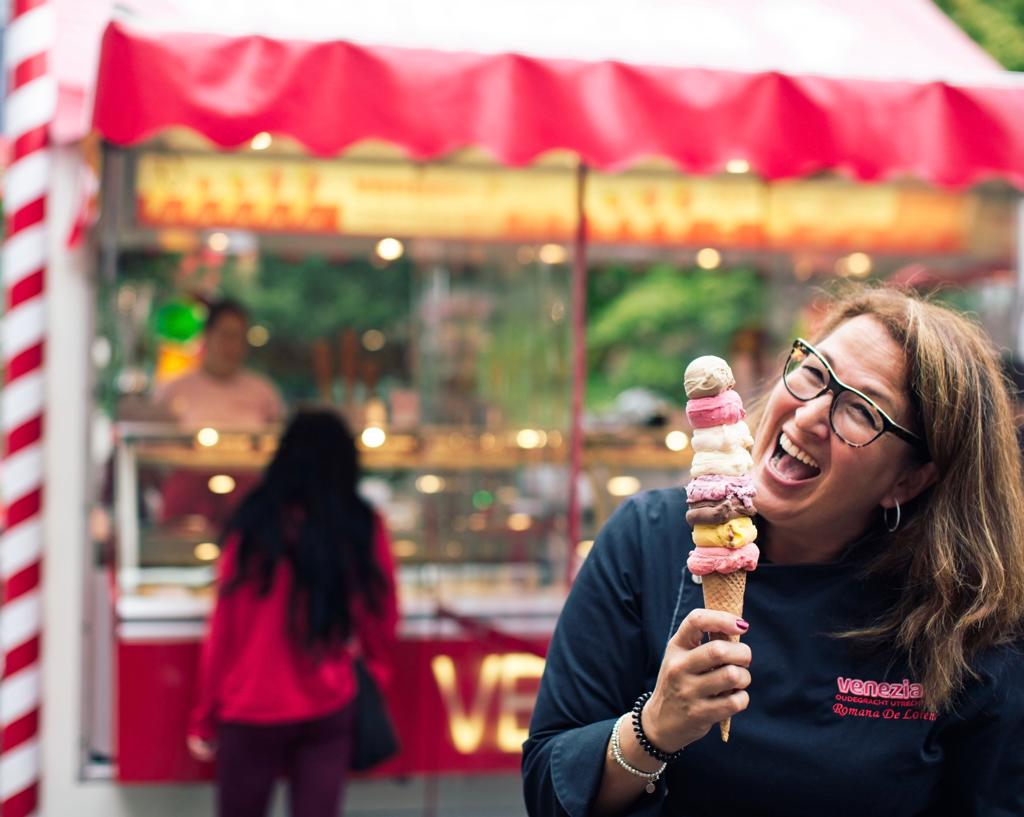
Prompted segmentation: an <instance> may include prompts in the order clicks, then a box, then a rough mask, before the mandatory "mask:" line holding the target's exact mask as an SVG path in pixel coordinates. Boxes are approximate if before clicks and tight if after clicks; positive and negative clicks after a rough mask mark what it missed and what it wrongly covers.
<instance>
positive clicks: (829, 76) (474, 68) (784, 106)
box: [94, 0, 1024, 187]
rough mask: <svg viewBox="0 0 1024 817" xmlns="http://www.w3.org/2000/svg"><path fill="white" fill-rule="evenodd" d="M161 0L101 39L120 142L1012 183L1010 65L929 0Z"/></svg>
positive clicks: (103, 105) (1021, 125) (1020, 103)
mask: <svg viewBox="0 0 1024 817" xmlns="http://www.w3.org/2000/svg"><path fill="white" fill-rule="evenodd" d="M131 5H132V4H129V6H131ZM156 5H157V4H155V3H153V2H152V1H151V0H135V3H134V6H135V7H136V8H137V10H138V12H139V13H138V15H136V16H134V17H126V18H125V19H122V20H118V21H115V22H113V23H112V24H111V25H110V26H109V27H108V28H107V30H106V33H105V36H104V39H103V45H102V53H101V56H100V60H99V68H98V74H97V81H96V92H95V113H94V124H95V127H96V128H97V129H98V130H99V131H100V133H102V134H103V136H105V137H106V138H108V139H110V140H111V141H113V142H116V143H119V144H134V143H137V142H139V141H140V140H143V139H145V138H147V137H149V136H152V135H154V134H156V133H158V132H160V131H161V130H162V129H165V128H169V127H187V128H191V129H193V130H195V131H197V132H199V133H200V134H202V135H203V136H205V137H207V138H208V139H210V140H212V141H213V142H214V143H216V144H218V145H221V146H225V147H233V146H236V145H240V144H242V143H244V142H246V141H247V140H248V139H250V138H251V137H252V136H253V135H255V134H256V133H258V132H260V131H269V132H271V133H274V134H280V135H287V136H290V137H292V138H294V139H296V140H298V141H299V142H300V143H301V144H302V145H304V146H305V147H306V148H307V149H308V150H309V151H310V152H312V153H314V154H317V155H323V156H330V155H336V154H337V153H338V152H339V151H342V150H343V149H345V148H346V147H348V146H349V145H352V144H354V143H356V142H358V141H361V140H364V139H378V140H386V141H389V142H392V143H394V144H396V145H399V146H400V147H402V148H403V149H404V150H405V151H406V152H407V153H408V154H409V155H410V156H412V157H415V158H417V159H428V158H432V157H437V156H441V155H444V154H446V153H449V152H451V151H453V150H457V149H459V148H463V147H466V146H476V147H479V148H483V149H484V150H486V151H488V152H489V153H490V154H492V155H493V156H494V157H495V158H496V159H497V160H499V161H501V162H502V163H505V164H510V165H520V164H525V163H528V162H530V161H532V160H534V159H535V158H537V157H538V156H540V155H542V154H544V153H545V152H548V151H551V150H557V149H563V150H570V151H573V152H575V153H576V154H578V155H579V156H580V157H581V159H582V160H583V161H585V162H586V163H588V164H589V165H591V166H594V167H597V168H602V169H619V168H624V167H628V166H629V165H630V164H632V163H635V162H637V161H639V160H643V159H646V158H650V157H653V156H657V157H663V158H667V159H669V160H671V161H672V162H674V163H675V164H677V165H678V166H679V167H680V169H682V170H684V171H686V172H691V173H713V172H718V171H720V170H722V169H723V168H724V166H725V165H726V163H727V162H728V161H729V160H732V159H743V160H746V161H747V162H748V163H749V164H750V166H751V167H752V169H753V170H754V171H755V172H757V173H759V174H761V175H762V176H764V177H767V178H781V177H789V176H799V175H806V174H810V173H815V172H818V171H825V170H829V171H836V172H840V173H844V174H847V175H849V176H851V177H854V178H857V179H863V180H878V179H886V178H894V177H913V178H918V179H922V180H925V181H928V182H932V183H935V184H940V185H965V184H971V183H974V182H978V181H983V180H986V179H990V178H999V179H1003V180H1007V181H1009V182H1011V183H1013V184H1016V185H1018V186H1021V187H1024V77H1022V76H1021V75H1014V74H1010V73H1008V72H1005V71H1002V70H1001V69H1000V68H999V67H998V66H997V65H996V64H995V63H994V62H993V61H992V60H991V59H990V58H989V57H988V56H987V55H986V54H984V52H982V51H981V50H980V49H979V48H978V47H977V46H976V45H974V44H973V43H972V42H971V41H970V40H969V39H968V38H967V37H966V36H965V35H964V34H962V33H961V32H960V31H959V30H958V29H957V28H956V27H955V26H954V25H953V24H952V23H951V22H950V21H948V20H947V19H946V18H945V16H944V15H942V13H941V12H940V11H939V10H937V9H936V8H935V7H934V5H933V4H932V3H931V2H930V0H816V1H815V0H772V2H770V3H765V2H762V1H761V0H633V2H629V3H624V2H621V0H615V2H612V1H611V0H514V2H513V0H503V1H501V2H499V0H488V2H485V3H481V2H479V0H430V1H429V2H425V0H373V2H364V3H358V4H353V3H343V4H342V3H332V2H325V1H324V0H290V2H289V3H287V4H280V3H275V4H267V5H272V6H274V9H272V10H270V11H264V12H261V11H260V10H259V9H257V10H255V11H254V9H253V6H256V5H258V4H253V3H249V2H246V0H220V1H219V2H218V3H210V2H208V0H204V2H199V0H171V1H170V2H167V1H166V0H165V2H162V3H160V4H159V5H160V6H161V8H163V9H164V10H165V16H164V17H163V18H162V19H161V18H160V17H158V16H157V15H156V14H154V13H152V7H154V6H156ZM204 6H206V7H207V8H204ZM169 7H170V8H173V10H174V11H176V12H177V13H178V15H179V16H176V17H175V18H174V19H173V20H172V19H171V18H170V17H168V16H166V9H168V8H169ZM210 7H216V8H210ZM267 14H271V15H273V16H266V15H267ZM284 14H287V19H285V18H284V17H283V16H282V15H284Z"/></svg>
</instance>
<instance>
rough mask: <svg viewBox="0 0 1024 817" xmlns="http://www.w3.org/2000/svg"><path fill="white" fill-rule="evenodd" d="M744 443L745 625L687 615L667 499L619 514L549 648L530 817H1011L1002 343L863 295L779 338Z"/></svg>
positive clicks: (1023, 704) (1012, 562) (1007, 459)
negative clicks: (750, 463)
mask: <svg viewBox="0 0 1024 817" xmlns="http://www.w3.org/2000/svg"><path fill="white" fill-rule="evenodd" d="M756 439H757V444H756V446H755V449H754V452H753V454H754V472H753V476H754V483H755V486H756V488H757V506H758V510H759V512H760V515H761V518H760V520H759V521H758V528H759V530H760V536H759V539H758V544H759V545H760V546H761V552H762V561H761V564H760V566H759V567H758V569H757V571H755V572H754V573H752V574H750V576H749V578H748V583H747V591H746V598H745V610H744V617H745V619H746V620H743V619H739V620H737V619H736V618H735V617H734V616H729V615H727V614H725V613H720V612H713V611H709V610H705V609H702V603H703V602H702V593H701V588H700V586H699V585H697V584H695V583H694V581H693V579H692V577H691V576H690V575H689V574H688V573H687V572H686V569H685V565H686V557H687V554H688V552H689V550H690V549H691V548H692V543H691V541H690V530H689V528H688V527H687V525H686V521H685V512H686V501H685V496H684V495H683V494H682V492H681V491H680V490H678V489H674V490H664V491H653V492H649V493H646V494H641V495H639V496H637V497H635V498H633V499H632V500H631V501H629V502H627V503H625V504H624V505H623V506H622V507H621V508H620V509H619V510H618V511H617V512H616V514H615V515H614V516H613V518H612V519H611V520H610V521H609V522H608V524H607V525H606V526H605V528H604V530H603V531H602V532H601V534H600V536H599V537H598V539H597V543H596V545H595V547H594V548H593V550H592V551H591V554H590V556H589V557H588V560H587V562H586V564H585V565H584V567H583V569H582V570H581V572H580V575H579V578H578V579H577V581H576V583H575V585H574V587H573V589H572V592H571V593H570V595H569V598H568V600H567V602H566V605H565V608H564V610H563V612H562V615H561V618H560V620H559V623H558V627H557V628H556V631H555V635H554V638H553V639H552V642H551V647H550V651H549V653H548V662H547V669H546V670H545V673H544V678H543V681H542V684H541V689H540V694H539V697H538V700H537V705H536V709H535V711H534V716H533V721H532V723H531V727H530V737H529V739H528V740H527V742H526V744H525V746H524V755H523V773H524V788H525V794H526V802H527V807H528V810H529V813H530V814H531V815H533V817H564V816H565V815H570V816H571V817H584V815H672V816H673V817H703V815H714V816H715V817H722V815H733V814H742V815H744V817H768V815H789V816H790V817H801V815H806V816H807V817H820V815H826V814H827V815H831V817H844V815H850V816H851V817H853V816H854V815H856V817H862V815H872V817H947V816H948V817H954V815H955V817H1009V816H1010V815H1021V814H1024V694H1021V686H1020V684H1021V683H1022V682H1021V680H1020V679H1021V678H1024V655H1022V645H1024V641H1022V638H1024V626H1022V624H1024V524H1022V514H1024V495H1022V474H1021V466H1020V460H1019V456H1018V450H1017V445H1016V438H1015V429H1014V424H1013V418H1012V414H1011V409H1010V404H1009V399H1008V395H1007V384H1006V383H1005V382H1004V381H1003V379H1002V376H1001V374H1000V369H999V363H998V356H997V354H996V351H995V350H994V349H993V348H992V345H991V344H990V343H989V341H988V340H987V339H986V338H985V336H984V334H983V333H982V332H981V330H979V329H978V328H977V327H975V326H974V325H973V324H971V323H970V322H969V321H967V320H965V319H964V318H962V317H960V316H958V315H957V314H955V313H953V312H951V311H949V310H947V309H945V308H943V307H940V306H938V305H935V304H930V303H927V302H923V301H920V300H918V299H916V298H914V297H911V296H908V295H905V294H903V293H900V292H896V291H893V290H881V289H880V290H866V291H860V292H858V293H855V294H854V295H852V296H850V297H848V298H846V299H845V300H842V301H839V302H837V303H835V304H834V305H833V310H832V312H831V316H830V318H829V319H828V321H827V322H826V325H825V328H824V329H823V331H822V332H821V334H820V336H819V337H817V338H816V339H815V340H813V342H807V341H797V342H795V343H794V345H793V351H792V353H791V355H790V359H789V361H788V362H787V365H786V367H785V370H784V374H783V376H782V377H780V379H779V381H778V382H777V383H776V384H775V386H774V388H773V389H772V390H771V392H770V394H769V395H768V397H767V401H766V403H765V405H764V407H763V412H762V414H761V417H760V422H759V424H758V430H757V434H756ZM794 454H795V455H796V456H794ZM748 621H749V624H748V623H747V622H748ZM709 632H710V633H722V634H727V635H737V634H742V635H743V641H742V643H734V642H730V641H723V640H717V641H707V640H706V638H705V634H706V633H709ZM646 693H651V694H650V696H649V697H648V696H647V695H646ZM645 698H646V701H645V702H644V699H645ZM638 700H639V701H640V702H641V703H640V705H639V706H638V707H637V708H638V709H639V710H640V713H639V718H638V719H635V718H634V719H633V721H634V723H636V721H637V720H639V726H640V731H639V732H637V731H635V729H634V727H633V726H632V725H631V724H630V717H626V718H624V719H622V720H621V721H620V716H622V715H624V714H626V713H629V712H630V711H631V710H632V709H633V707H634V703H635V702H637V701H638ZM729 716H734V717H733V720H732V737H731V739H730V741H729V743H727V744H724V743H722V742H721V740H719V737H718V734H717V730H716V731H715V733H713V734H711V735H709V731H710V729H711V727H712V726H713V725H715V724H716V723H718V722H719V721H720V720H722V719H723V718H726V717H729ZM613 728H615V729H616V730H617V732H616V740H615V741H612V740H611V738H612V731H613ZM613 744H615V745H613ZM615 750H617V751H615ZM656 756H659V757H660V759H659V757H656ZM664 760H668V763H667V764H665V763H664V762H663V761H664Z"/></svg>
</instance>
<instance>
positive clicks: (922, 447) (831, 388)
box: [782, 338, 928, 455]
mask: <svg viewBox="0 0 1024 817" xmlns="http://www.w3.org/2000/svg"><path fill="white" fill-rule="evenodd" d="M798 350H802V351H805V352H809V353H810V354H812V355H814V356H815V357H816V358H817V359H818V360H820V361H821V363H822V365H823V366H824V367H825V371H827V372H828V383H826V384H825V385H824V386H822V387H821V391H819V392H818V393H817V394H816V395H814V396H813V397H800V396H799V395H798V394H795V393H794V392H793V389H791V388H790V386H789V382H788V381H787V380H786V372H787V371H788V370H789V362H790V361H791V360H792V359H793V353H794V352H796V351H798ZM782 385H784V386H785V387H786V391H788V392H789V393H790V394H791V395H793V397H794V398H796V399H797V400H799V401H800V402H801V403H809V402H810V401H811V400H817V399H818V398H819V397H821V396H822V395H823V394H824V393H825V392H831V393H832V398H833V399H832V405H831V406H829V410H828V424H829V426H831V428H832V433H833V434H835V435H836V436H837V437H838V438H839V439H840V440H842V441H843V442H844V443H846V444H847V445H848V446H850V447H851V448H864V446H866V445H871V443H873V442H874V441H875V440H877V439H878V438H879V437H881V436H882V435H883V434H885V432H887V431H889V432H891V433H892V434H895V435H896V436H897V437H899V438H900V439H901V440H903V442H905V443H909V444H910V445H912V446H914V448H916V449H917V450H918V451H920V452H921V453H923V454H925V455H927V453H928V446H927V444H926V443H925V441H924V440H923V439H922V438H921V437H920V436H918V435H917V434H915V433H914V432H913V431H911V430H910V429H908V428H904V427H903V426H901V425H900V424H899V423H897V422H896V421H895V420H893V419H892V417H890V416H889V415H888V414H886V413H885V412H884V411H883V410H882V408H881V407H880V406H879V405H878V404H877V403H876V402H875V401H874V400H872V399H871V398H870V397H868V396H867V395H866V394H864V392H862V391H860V390H858V389H855V388H853V386H847V385H846V384H845V383H844V382H843V381H842V380H840V379H839V378H838V377H837V376H836V373H835V372H834V371H833V370H832V367H831V366H830V365H829V363H828V361H827V360H825V358H824V356H823V355H822V354H821V352H819V351H818V350H817V349H815V348H814V347H813V346H811V344H809V343H808V342H807V341H806V340H804V339H803V338H797V339H796V340H794V341H793V348H792V349H790V351H789V356H788V357H787V358H786V364H785V366H783V369H782ZM844 391H848V392H851V393H852V394H855V395H857V396H858V397H859V398H861V399H862V400H864V401H866V402H867V403H868V405H870V406H871V407H872V408H873V409H874V410H875V411H877V412H878V414H879V416H880V417H881V418H882V428H881V430H879V432H878V433H877V434H876V435H875V436H874V437H872V438H871V439H870V440H868V441H867V442H866V443H851V442H850V441H849V440H847V439H846V438H845V437H844V436H843V435H842V434H840V433H839V431H838V430H837V429H836V424H835V421H834V420H833V418H832V415H833V414H835V411H836V405H838V402H839V401H838V397H839V395H841V394H842V393H843V392H844Z"/></svg>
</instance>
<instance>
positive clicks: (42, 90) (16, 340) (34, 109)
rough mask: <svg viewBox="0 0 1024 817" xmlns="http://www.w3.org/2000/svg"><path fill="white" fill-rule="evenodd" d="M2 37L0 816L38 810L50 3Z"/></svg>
mask: <svg viewBox="0 0 1024 817" xmlns="http://www.w3.org/2000/svg"><path fill="white" fill-rule="evenodd" d="M9 2H10V14H9V17H8V27H7V32H6V37H5V42H4V46H5V47H4V62H5V65H4V70H5V71H6V72H7V99H6V106H5V109H4V113H5V120H6V122H5V130H6V134H7V139H8V141H9V143H10V160H11V162H10V165H9V166H8V168H7V171H6V173H5V174H4V192H3V206H4V212H5V213H6V216H7V238H6V241H5V243H4V248H3V268H2V277H3V288H4V295H5V308H4V316H3V334H2V343H3V348H2V352H3V362H4V368H5V377H4V385H3V390H2V392H0V431H2V433H3V443H4V454H3V461H2V462H0V498H2V502H3V508H4V510H5V514H4V530H3V532H2V534H0V581H2V592H3V596H2V599H0V649H2V652H3V676H2V679H0V813H2V814H3V817H24V815H31V814H35V813H37V811H38V807H39V780H40V766H41V754H40V745H39V705H40V698H41V682H40V672H39V662H40V655H41V650H40V647H41V644H40V635H41V630H42V586H41V582H40V578H41V567H42V556H43V523H42V516H41V512H42V489H43V409H44V394H45V389H44V381H43V375H44V371H43V345H44V340H45V336H46V302H45V294H46V283H45V273H46V266H47V219H46V199H47V192H48V189H49V184H50V167H51V162H52V157H51V153H50V146H49V129H50V123H51V122H52V121H53V117H54V115H55V113H56V108H57V87H56V83H55V81H54V79H53V76H52V75H51V73H50V67H49V65H48V62H49V55H50V53H51V51H52V49H53V44H54V40H55V38H56V22H55V11H54V8H53V6H52V4H51V3H50V0H9Z"/></svg>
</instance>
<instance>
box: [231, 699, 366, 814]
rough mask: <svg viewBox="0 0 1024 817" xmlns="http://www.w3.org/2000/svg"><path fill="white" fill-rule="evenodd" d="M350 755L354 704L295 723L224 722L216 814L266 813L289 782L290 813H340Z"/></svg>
mask: <svg viewBox="0 0 1024 817" xmlns="http://www.w3.org/2000/svg"><path fill="white" fill-rule="evenodd" d="M351 755H352V706H351V705H349V706H347V707H345V708H344V709H343V710H341V711H340V712H336V713H334V714H333V715H327V716H325V717H322V718H317V719H315V720H309V721H299V722H297V723H282V724H271V725H264V724H251V723H224V724H221V725H220V727H219V729H218V731H217V814H218V815H219V816H220V817H265V815H266V813H267V809H268V806H269V804H270V797H271V795H272V793H273V790H274V783H275V781H276V780H277V779H278V778H279V777H283V778H285V780H287V782H288V799H289V804H290V810H291V814H292V817H338V815H339V814H340V811H339V809H340V804H341V799H342V797H343V795H344V792H345V782H346V779H347V777H348V766H349V758H350V757H351Z"/></svg>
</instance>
